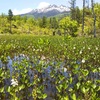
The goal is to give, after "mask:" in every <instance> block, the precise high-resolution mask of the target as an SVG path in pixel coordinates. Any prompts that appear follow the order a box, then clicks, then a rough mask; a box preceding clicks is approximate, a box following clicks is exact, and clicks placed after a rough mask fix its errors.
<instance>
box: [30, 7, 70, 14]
mask: <svg viewBox="0 0 100 100" xmlns="http://www.w3.org/2000/svg"><path fill="white" fill-rule="evenodd" d="M52 10H57V11H59V12H61V13H62V12H66V11H69V9H68V8H67V7H66V6H64V5H60V6H57V5H49V6H48V7H44V8H41V9H35V10H32V11H31V13H35V12H37V13H47V12H49V11H52Z"/></svg>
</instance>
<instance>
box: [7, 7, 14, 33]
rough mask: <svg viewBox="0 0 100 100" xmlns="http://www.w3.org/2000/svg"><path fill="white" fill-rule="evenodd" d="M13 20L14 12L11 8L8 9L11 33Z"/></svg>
mask: <svg viewBox="0 0 100 100" xmlns="http://www.w3.org/2000/svg"><path fill="white" fill-rule="evenodd" d="M12 20H13V12H12V10H11V9H9V11H8V21H9V23H10V33H12Z"/></svg>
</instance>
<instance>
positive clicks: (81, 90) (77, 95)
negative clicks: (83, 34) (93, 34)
mask: <svg viewBox="0 0 100 100" xmlns="http://www.w3.org/2000/svg"><path fill="white" fill-rule="evenodd" d="M99 49H100V38H70V37H62V36H60V37H59V36H55V37H54V36H33V35H8V36H7V35H2V36H1V37H0V99H2V100H6V99H10V100H22V99H25V100H33V98H34V100H44V99H46V100H48V99H50V100H82V99H83V100H87V99H90V100H94V99H96V100H99V99H100V95H99V94H100V50H99Z"/></svg>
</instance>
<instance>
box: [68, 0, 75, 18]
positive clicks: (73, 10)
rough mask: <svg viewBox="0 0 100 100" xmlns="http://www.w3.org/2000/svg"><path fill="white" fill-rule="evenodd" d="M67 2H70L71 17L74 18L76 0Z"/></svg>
mask: <svg viewBox="0 0 100 100" xmlns="http://www.w3.org/2000/svg"><path fill="white" fill-rule="evenodd" d="M69 3H70V11H71V19H72V20H76V11H75V8H76V0H70V1H69Z"/></svg>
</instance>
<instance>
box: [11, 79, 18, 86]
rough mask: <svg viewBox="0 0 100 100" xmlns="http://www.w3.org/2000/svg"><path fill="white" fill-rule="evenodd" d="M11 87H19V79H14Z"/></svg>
mask: <svg viewBox="0 0 100 100" xmlns="http://www.w3.org/2000/svg"><path fill="white" fill-rule="evenodd" d="M11 85H12V86H14V87H15V86H17V85H18V81H17V79H12V80H11Z"/></svg>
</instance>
